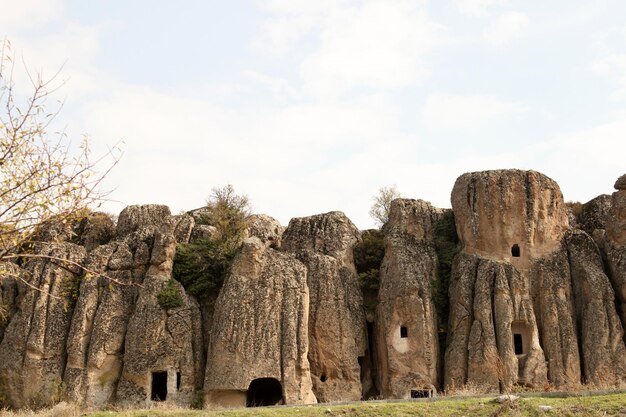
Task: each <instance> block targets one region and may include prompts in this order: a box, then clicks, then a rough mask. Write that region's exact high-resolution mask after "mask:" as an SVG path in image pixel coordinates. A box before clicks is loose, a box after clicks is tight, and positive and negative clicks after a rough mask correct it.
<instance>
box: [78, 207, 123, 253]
mask: <svg viewBox="0 0 626 417" xmlns="http://www.w3.org/2000/svg"><path fill="white" fill-rule="evenodd" d="M76 233H77V234H78V239H77V242H76V243H78V244H79V245H81V246H84V247H85V249H86V250H87V251H91V250H92V249H94V248H96V247H98V246H100V245H104V244H106V243H109V241H111V239H113V237H114V236H115V223H114V222H113V219H111V217H110V216H109V215H107V214H106V213H99V212H95V213H91V214H89V216H87V217H86V218H84V219H82V220H81V221H80V222H79V224H78V227H77V228H76Z"/></svg>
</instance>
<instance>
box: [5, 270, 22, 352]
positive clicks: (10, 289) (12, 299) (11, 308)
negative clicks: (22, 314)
mask: <svg viewBox="0 0 626 417" xmlns="http://www.w3.org/2000/svg"><path fill="white" fill-rule="evenodd" d="M22 274H23V271H22V269H21V268H19V267H18V266H17V265H16V264H14V263H11V262H2V263H0V342H2V339H3V338H4V330H5V329H6V327H7V325H8V324H9V322H11V319H12V318H13V316H14V315H15V312H16V311H17V304H18V302H19V301H18V295H19V285H20V284H22V283H21V282H19V280H20V278H23V276H22ZM22 285H23V284H22ZM21 293H22V294H23V293H24V291H21Z"/></svg>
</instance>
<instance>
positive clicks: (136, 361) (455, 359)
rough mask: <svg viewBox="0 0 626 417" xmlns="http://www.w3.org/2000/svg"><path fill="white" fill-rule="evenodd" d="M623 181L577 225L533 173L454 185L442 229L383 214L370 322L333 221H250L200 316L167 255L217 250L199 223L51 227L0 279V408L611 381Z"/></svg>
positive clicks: (620, 377)
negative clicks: (201, 246) (196, 247)
mask: <svg viewBox="0 0 626 417" xmlns="http://www.w3.org/2000/svg"><path fill="white" fill-rule="evenodd" d="M625 178H626V177H625V176H622V177H620V178H619V179H618V181H617V182H616V184H615V188H616V189H617V191H616V192H614V193H613V194H612V195H611V196H607V195H605V196H599V197H597V198H595V199H593V200H591V201H589V202H588V203H586V204H584V205H582V207H581V210H580V212H579V213H577V215H576V216H573V212H569V211H568V209H567V207H566V205H565V204H564V202H563V197H562V195H561V191H560V190H559V187H558V185H557V184H556V183H555V182H554V181H553V180H551V179H549V178H548V177H546V176H545V175H542V174H540V173H537V172H534V171H519V170H498V171H485V172H475V173H468V174H464V175H462V176H461V177H459V179H458V180H457V182H456V183H455V186H454V189H453V191H452V196H451V199H452V208H453V213H452V212H451V211H450V210H442V209H438V208H435V207H433V206H431V205H430V204H429V203H427V202H425V201H421V200H410V199H398V200H396V201H394V202H393V203H392V206H391V211H390V217H389V221H388V223H387V224H386V225H385V226H384V227H383V230H382V233H383V235H384V259H383V260H382V264H380V259H379V260H378V263H377V264H376V268H378V265H380V281H379V282H378V283H376V284H377V285H376V286H373V287H368V288H365V287H364V288H365V289H366V292H367V291H369V292H367V297H368V305H367V309H368V311H367V312H366V306H365V305H364V304H365V303H364V301H363V292H362V288H361V285H363V283H361V282H360V281H359V276H358V275H357V272H356V268H355V263H354V257H353V248H354V247H355V244H357V243H358V242H360V243H359V245H360V244H363V243H365V242H366V239H362V237H361V236H362V235H361V232H359V231H358V230H357V228H356V227H355V226H354V224H352V222H351V221H350V220H349V219H348V218H347V217H346V216H345V215H344V214H343V213H340V212H330V213H326V214H319V215H314V216H310V217H303V218H296V219H293V220H292V221H291V222H290V223H289V226H288V227H287V228H286V229H283V227H282V226H281V225H280V224H279V223H278V222H277V221H276V220H275V219H272V218H271V217H269V216H265V215H253V216H251V217H250V218H249V219H248V228H247V230H246V233H245V237H246V239H245V240H244V241H243V244H242V246H241V248H240V249H239V252H238V253H237V255H236V256H235V259H234V260H233V261H232V264H231V266H230V270H229V271H228V273H227V274H226V279H225V280H224V282H223V286H222V287H221V289H220V288H219V286H217V287H216V288H214V289H213V290H212V292H211V293H210V294H205V296H204V297H202V296H199V297H200V298H199V299H196V298H194V296H192V295H190V294H191V293H190V292H188V291H187V290H185V288H184V287H183V285H181V284H180V283H179V282H178V281H176V280H174V279H173V265H174V262H175V259H178V258H176V256H175V254H176V250H177V244H181V243H188V242H201V241H205V240H209V241H210V240H211V239H214V236H215V230H216V229H215V227H213V226H211V225H207V224H196V220H195V217H194V215H195V214H196V213H195V212H192V213H191V214H183V215H176V216H172V215H171V214H170V211H169V209H168V208H167V207H165V206H159V205H144V206H130V207H127V208H126V209H124V211H122V213H121V214H120V216H119V219H118V221H117V224H114V222H113V220H112V219H111V218H109V217H108V216H106V215H101V214H97V213H94V214H93V215H90V216H89V217H88V218H86V219H84V220H83V221H82V222H80V224H78V225H74V226H73V230H74V234H75V235H73V234H72V233H71V231H72V228H68V227H66V226H67V225H54V224H51V225H47V226H46V227H45V228H42V230H39V231H38V235H37V236H38V238H39V240H40V241H41V242H39V243H38V244H37V245H36V246H35V247H34V252H32V254H33V255H35V256H34V257H22V258H21V259H19V260H16V261H15V262H5V263H3V264H0V303H1V305H0V306H1V307H2V309H1V310H0V313H2V315H1V316H0V403H2V404H0V405H10V406H13V407H24V406H40V405H48V404H52V403H55V402H58V401H60V400H69V401H73V402H77V403H80V404H84V405H87V406H90V407H95V408H100V407H105V406H107V405H110V404H113V405H141V406H145V405H150V404H152V403H153V402H154V401H167V402H171V403H176V404H179V405H183V406H188V405H189V404H191V403H195V405H199V404H201V403H202V402H204V405H205V406H207V407H216V406H245V405H251V406H253V405H269V404H275V403H290V404H306V403H314V402H318V401H320V402H325V401H350V400H359V399H361V398H364V397H367V396H368V395H372V394H376V393H379V394H380V395H381V396H383V397H385V398H407V397H420V396H430V395H432V394H434V393H435V392H436V391H438V390H441V389H444V390H454V389H456V388H461V387H463V386H465V385H466V384H471V385H472V386H478V387H481V388H482V389H484V390H485V391H498V390H502V389H509V388H511V387H512V386H513V385H516V384H518V385H523V386H526V387H530V388H533V389H544V388H546V387H549V386H550V385H552V386H555V387H558V388H559V389H569V388H576V387H578V386H579V385H580V384H584V383H591V384H594V385H595V386H614V385H617V384H620V383H624V382H625V381H626V344H625V340H626V337H625V335H624V326H625V325H626V179H625ZM570 219H572V220H575V221H574V222H572V223H570ZM446 222H448V223H449V224H450V225H451V224H452V223H453V222H454V223H455V228H456V234H458V239H459V245H458V246H457V237H456V234H454V233H452V234H453V235H455V236H447V237H446V239H448V240H446V245H448V249H447V251H442V246H441V238H442V236H441V230H440V229H441V226H442V225H445V224H448V223H446ZM377 233H379V235H378V236H380V232H377ZM363 236H367V235H363ZM380 242H381V238H380V237H378V243H377V245H378V246H377V248H378V253H380V255H379V257H380V258H382V245H381V243H380ZM181 247H183V246H181ZM457 252H458V254H457ZM455 254H456V256H454V255H455ZM453 256H454V260H453V261H452V257H453ZM450 264H451V270H450ZM177 265H180V264H177ZM369 279H372V277H371V276H370V277H369ZM220 282H221V281H220ZM448 284H449V286H448ZM186 285H187V284H186ZM33 288H35V289H33ZM372 288H378V292H376V290H372ZM194 294H196V293H194ZM196 295H197V294H196ZM442 299H443V300H442ZM370 304H371V305H370ZM372 307H375V313H373V309H372ZM366 316H367V320H368V321H369V323H368V324H369V325H368V324H366ZM446 319H447V320H448V325H447V327H446V323H445V322H444V320H446ZM446 332H447V333H446ZM368 339H369V340H368ZM444 351H445V354H444V353H443V352H444Z"/></svg>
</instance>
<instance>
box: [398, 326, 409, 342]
mask: <svg viewBox="0 0 626 417" xmlns="http://www.w3.org/2000/svg"><path fill="white" fill-rule="evenodd" d="M400 337H401V338H403V339H404V338H405V337H409V330H408V329H407V328H406V326H400Z"/></svg>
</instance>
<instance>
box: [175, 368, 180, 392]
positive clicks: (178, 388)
mask: <svg viewBox="0 0 626 417" xmlns="http://www.w3.org/2000/svg"><path fill="white" fill-rule="evenodd" d="M176 391H180V371H178V372H176Z"/></svg>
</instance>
